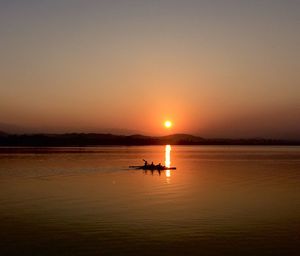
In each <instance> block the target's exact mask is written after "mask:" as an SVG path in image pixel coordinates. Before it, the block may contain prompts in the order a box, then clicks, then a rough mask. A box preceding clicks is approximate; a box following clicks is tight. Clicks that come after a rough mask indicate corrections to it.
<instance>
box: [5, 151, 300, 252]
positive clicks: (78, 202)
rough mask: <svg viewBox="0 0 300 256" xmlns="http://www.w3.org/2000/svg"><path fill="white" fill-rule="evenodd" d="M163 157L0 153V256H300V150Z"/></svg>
mask: <svg viewBox="0 0 300 256" xmlns="http://www.w3.org/2000/svg"><path fill="white" fill-rule="evenodd" d="M165 149H166V148H165V147H163V146H149V147H98V148H62V149H59V148H52V149H40V150H32V149H26V150H14V152H7V150H3V149H0V255H13V254H16V255H184V254H185V255H281V256H282V255H299V254H300V147H208V146H172V148H171V153H170V155H169V154H168V152H166V151H165ZM166 157H167V159H165V158H166ZM143 158H145V159H148V160H149V161H152V160H153V161H154V162H157V163H158V162H162V163H163V164H164V163H165V160H167V163H168V162H169V161H171V165H172V166H176V167H177V170H172V171H164V172H161V173H160V174H159V173H157V172H154V173H151V172H147V173H145V172H143V171H140V170H129V169H128V168H127V167H128V166H129V165H138V164H142V161H141V159H143Z"/></svg>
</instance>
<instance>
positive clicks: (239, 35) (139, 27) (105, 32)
mask: <svg viewBox="0 0 300 256" xmlns="http://www.w3.org/2000/svg"><path fill="white" fill-rule="evenodd" d="M0 38H1V40H0V54H1V58H0V123H6V124H14V125H18V126H21V127H26V128H28V129H32V130H39V131H51V132H66V131H93V132H97V131H99V132H101V131H103V130H107V129H110V128H114V129H121V128H122V129H128V130H134V131H141V132H145V133H149V134H162V133H164V128H163V127H162V123H163V121H164V120H165V119H170V120H172V121H173V122H174V127H173V129H172V130H171V131H169V132H170V133H177V132H187V133H193V134H198V135H202V136H205V137H224V136H225V137H276V138H283V137H286V138H300V1H297V0H290V1H289V0H285V1H282V0H270V1H267V0H257V1H254V0H252V1H249V0H245V1H242V0H240V1H237V0H235V1H234V0H231V1H226V0H219V1H216V0H215V1H214V0H207V1H200V0H198V1H196V0H194V1H192V0H190V1H189V0H182V1H179V0H172V1H171V0H165V1H164V0H161V1H156V0H147V1H146V0H145V1H142V0H136V1H129V0H119V1H117V0H107V1H100V0H99V1H96V0H94V1H92V0H90V1H87V0H85V1H84V0H81V1H76V0H73V1H63V0H57V1H55V0H48V1H46V0H36V1H33V0H27V1H24V0H20V1H14V0H0Z"/></svg>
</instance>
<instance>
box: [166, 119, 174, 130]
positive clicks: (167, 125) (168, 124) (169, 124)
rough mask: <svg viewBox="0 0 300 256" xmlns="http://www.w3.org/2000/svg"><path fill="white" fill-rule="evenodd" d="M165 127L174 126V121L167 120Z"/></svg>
mask: <svg viewBox="0 0 300 256" xmlns="http://www.w3.org/2000/svg"><path fill="white" fill-rule="evenodd" d="M165 127H166V128H167V129H169V128H171V127H172V122H171V121H169V120H167V121H165Z"/></svg>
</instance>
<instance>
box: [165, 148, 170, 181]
mask: <svg viewBox="0 0 300 256" xmlns="http://www.w3.org/2000/svg"><path fill="white" fill-rule="evenodd" d="M165 166H166V167H171V145H166V148H165ZM166 177H171V170H166Z"/></svg>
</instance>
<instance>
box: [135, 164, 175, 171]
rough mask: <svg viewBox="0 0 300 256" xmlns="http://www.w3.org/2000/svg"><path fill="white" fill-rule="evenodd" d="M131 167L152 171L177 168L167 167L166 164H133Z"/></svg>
mask: <svg viewBox="0 0 300 256" xmlns="http://www.w3.org/2000/svg"><path fill="white" fill-rule="evenodd" d="M129 168H134V169H136V170H152V171H164V170H176V167H167V166H164V165H159V164H158V165H154V164H153V165H152V164H147V165H131V166H129Z"/></svg>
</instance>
